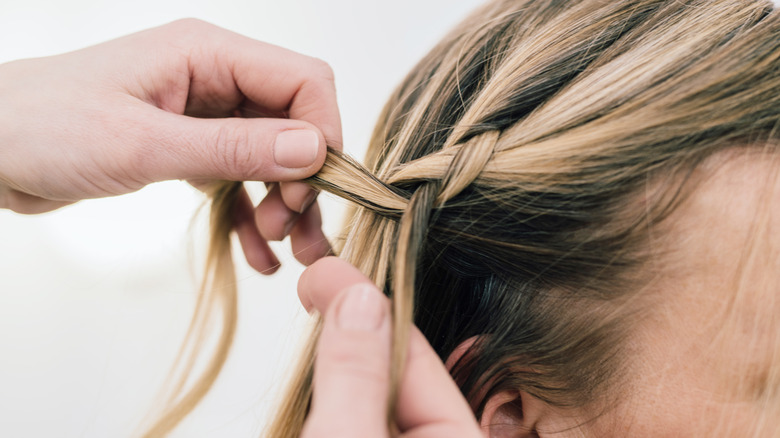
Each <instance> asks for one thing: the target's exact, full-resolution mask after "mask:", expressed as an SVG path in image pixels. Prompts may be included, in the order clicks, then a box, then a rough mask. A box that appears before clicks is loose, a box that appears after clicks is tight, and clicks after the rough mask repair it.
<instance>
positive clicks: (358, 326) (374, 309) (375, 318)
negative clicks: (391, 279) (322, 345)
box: [338, 284, 385, 332]
mask: <svg viewBox="0 0 780 438" xmlns="http://www.w3.org/2000/svg"><path fill="white" fill-rule="evenodd" d="M383 300H384V296H383V295H382V294H381V293H379V291H377V290H376V287H374V286H373V285H370V284H357V285H354V286H352V287H350V288H349V289H347V291H346V297H345V298H344V301H343V302H342V303H341V308H340V309H339V312H338V322H339V326H340V327H341V328H342V329H345V330H360V331H366V332H369V331H374V330H377V329H379V327H380V326H381V325H382V321H383V320H384V318H385V306H384V303H383Z"/></svg>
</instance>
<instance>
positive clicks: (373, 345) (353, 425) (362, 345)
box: [302, 284, 390, 438]
mask: <svg viewBox="0 0 780 438" xmlns="http://www.w3.org/2000/svg"><path fill="white" fill-rule="evenodd" d="M389 381H390V320H389V318H388V303H387V299H386V298H385V297H384V295H382V294H381V293H380V292H379V290H377V289H376V287H374V286H373V285H370V284H357V285H353V286H351V287H349V288H347V289H346V290H344V291H343V292H342V293H341V294H340V295H339V296H338V297H337V298H336V300H335V302H334V303H333V304H332V305H331V306H330V307H329V308H328V311H327V314H326V316H325V324H324V326H323V329H322V333H321V335H320V339H319V344H318V350H317V360H316V363H315V365H314V396H313V399H312V409H311V414H310V416H309V418H308V419H307V421H306V425H305V426H304V432H303V434H302V436H303V437H306V438H317V437H334V436H338V437H343V438H358V437H360V438H363V437H380V438H381V437H387V436H389V432H388V430H387V420H386V415H387V396H388V385H389Z"/></svg>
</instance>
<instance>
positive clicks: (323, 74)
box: [311, 58, 335, 82]
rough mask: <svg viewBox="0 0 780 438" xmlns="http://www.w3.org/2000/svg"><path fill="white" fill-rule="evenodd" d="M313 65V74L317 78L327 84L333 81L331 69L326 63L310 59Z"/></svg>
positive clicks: (333, 75)
mask: <svg viewBox="0 0 780 438" xmlns="http://www.w3.org/2000/svg"><path fill="white" fill-rule="evenodd" d="M311 60H312V65H313V68H312V70H313V72H314V73H315V75H316V76H317V77H318V78H321V79H324V80H326V81H328V82H334V81H335V74H334V73H333V68H332V67H331V66H330V64H328V63H327V62H325V61H323V60H322V59H319V58H311Z"/></svg>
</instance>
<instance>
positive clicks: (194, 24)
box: [168, 17, 213, 31]
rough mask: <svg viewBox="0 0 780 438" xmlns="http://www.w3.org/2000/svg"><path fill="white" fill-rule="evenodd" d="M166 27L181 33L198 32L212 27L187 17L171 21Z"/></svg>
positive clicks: (199, 20)
mask: <svg viewBox="0 0 780 438" xmlns="http://www.w3.org/2000/svg"><path fill="white" fill-rule="evenodd" d="M168 26H170V27H172V28H175V29H177V30H182V31H198V30H203V29H204V28H209V27H211V26H213V25H212V24H210V23H207V22H205V21H203V20H201V19H198V18H192V17H187V18H180V19H178V20H176V21H173V22H171V23H170V24H169V25H168Z"/></svg>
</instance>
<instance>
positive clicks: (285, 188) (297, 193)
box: [281, 181, 318, 213]
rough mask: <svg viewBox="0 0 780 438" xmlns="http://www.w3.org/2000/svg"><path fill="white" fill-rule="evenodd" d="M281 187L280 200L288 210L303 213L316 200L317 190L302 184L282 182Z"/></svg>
mask: <svg viewBox="0 0 780 438" xmlns="http://www.w3.org/2000/svg"><path fill="white" fill-rule="evenodd" d="M281 186H282V200H284V205H286V206H287V208H289V209H290V210H293V211H297V212H298V213H303V212H304V211H306V209H307V208H309V206H310V205H311V204H312V203H313V202H314V200H315V199H317V194H318V192H317V190H315V189H314V188H313V187H311V186H310V185H308V184H306V183H303V182H294V181H290V182H284V183H281Z"/></svg>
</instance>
